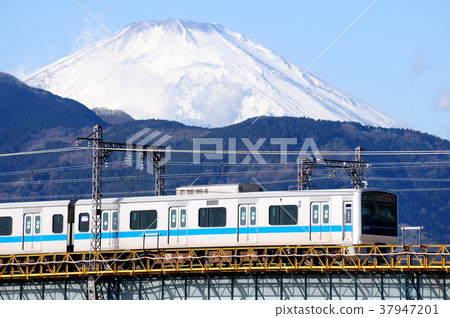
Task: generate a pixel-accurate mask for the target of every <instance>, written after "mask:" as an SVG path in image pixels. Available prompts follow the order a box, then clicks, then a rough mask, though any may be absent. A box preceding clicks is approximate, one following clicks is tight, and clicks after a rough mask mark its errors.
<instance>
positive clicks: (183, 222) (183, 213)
mask: <svg viewBox="0 0 450 318" xmlns="http://www.w3.org/2000/svg"><path fill="white" fill-rule="evenodd" d="M180 214H181V215H180V227H186V209H181V210H180Z"/></svg>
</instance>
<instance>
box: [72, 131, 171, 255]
mask: <svg viewBox="0 0 450 318" xmlns="http://www.w3.org/2000/svg"><path fill="white" fill-rule="evenodd" d="M86 140H87V141H89V142H92V215H91V219H92V223H91V242H90V243H91V245H90V251H91V252H98V251H101V244H102V240H101V224H102V220H101V216H102V196H103V193H102V168H103V164H104V163H106V162H107V160H108V158H109V156H110V155H111V154H112V153H113V152H114V151H118V150H122V151H123V150H127V151H131V152H138V153H140V154H141V155H142V160H143V161H142V162H143V163H144V162H145V158H146V157H147V156H148V155H149V154H148V153H149V152H151V153H152V155H151V158H152V164H153V168H154V170H155V195H164V175H165V166H164V159H165V155H166V152H165V147H164V146H148V145H137V144H126V143H118V142H107V141H104V140H103V127H102V126H100V125H96V126H94V129H93V132H92V134H90V135H89V136H87V137H84V138H77V145H78V143H79V141H86Z"/></svg>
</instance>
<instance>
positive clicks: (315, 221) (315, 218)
mask: <svg viewBox="0 0 450 318" xmlns="http://www.w3.org/2000/svg"><path fill="white" fill-rule="evenodd" d="M312 210H313V213H312V218H313V219H312V223H313V224H319V205H318V204H313V206H312Z"/></svg>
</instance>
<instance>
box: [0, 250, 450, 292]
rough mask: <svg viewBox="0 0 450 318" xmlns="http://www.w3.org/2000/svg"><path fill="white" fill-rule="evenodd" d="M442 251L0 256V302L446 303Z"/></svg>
mask: <svg viewBox="0 0 450 318" xmlns="http://www.w3.org/2000/svg"><path fill="white" fill-rule="evenodd" d="M449 270H450V245H381V246H380V245H365V246H359V245H358V246H269V247H233V248H231V247H230V248H199V249H156V250H128V251H103V252H82V253H52V254H30V255H7V256H0V299H8V300H14V299H44V300H50V299H71V300H75V299H158V300H161V299H277V300H288V299H330V300H334V299H433V300H434V299H449V297H450V273H449Z"/></svg>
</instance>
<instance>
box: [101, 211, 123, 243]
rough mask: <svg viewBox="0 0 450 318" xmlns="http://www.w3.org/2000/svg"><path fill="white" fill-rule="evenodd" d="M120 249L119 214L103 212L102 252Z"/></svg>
mask: <svg viewBox="0 0 450 318" xmlns="http://www.w3.org/2000/svg"><path fill="white" fill-rule="evenodd" d="M118 249H119V212H118V211H116V210H103V211H102V250H118Z"/></svg>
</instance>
